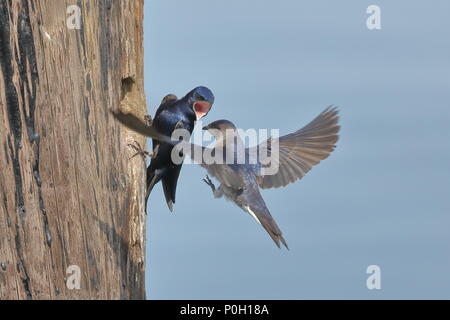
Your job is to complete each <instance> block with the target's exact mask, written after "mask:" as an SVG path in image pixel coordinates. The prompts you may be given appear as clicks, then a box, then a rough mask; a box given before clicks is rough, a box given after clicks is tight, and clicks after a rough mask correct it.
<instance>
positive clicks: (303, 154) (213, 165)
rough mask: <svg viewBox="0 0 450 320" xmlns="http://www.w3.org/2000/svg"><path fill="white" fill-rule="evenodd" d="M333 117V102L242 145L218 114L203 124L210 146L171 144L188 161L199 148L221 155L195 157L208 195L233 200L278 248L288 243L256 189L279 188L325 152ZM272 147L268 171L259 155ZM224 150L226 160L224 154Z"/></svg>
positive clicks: (333, 134)
mask: <svg viewBox="0 0 450 320" xmlns="http://www.w3.org/2000/svg"><path fill="white" fill-rule="evenodd" d="M338 122H339V115H338V110H337V108H334V107H329V108H327V109H325V110H324V111H323V112H322V113H320V114H319V115H318V116H317V117H316V118H314V119H313V120H312V121H311V122H310V123H309V124H307V125H306V126H304V127H303V128H301V129H299V130H297V131H295V132H293V133H290V134H287V135H284V136H281V137H279V138H269V139H268V140H266V141H264V142H262V143H261V144H259V145H257V146H255V147H251V148H246V147H245V144H244V142H243V141H242V139H241V138H240V136H239V133H238V131H237V129H236V126H235V125H234V124H233V123H232V122H231V121H228V120H218V121H214V122H212V123H210V124H209V125H207V126H205V127H204V128H203V130H207V131H209V132H210V133H211V134H212V135H213V136H214V138H215V140H216V144H215V146H214V147H213V148H207V147H203V146H198V145H195V144H191V143H189V142H183V143H178V145H177V146H181V148H182V149H183V150H184V151H186V153H188V154H189V155H190V156H191V158H192V159H193V160H194V161H196V159H197V158H196V157H195V155H196V154H198V153H199V152H201V154H202V155H205V154H209V155H212V156H217V155H219V158H216V159H220V158H221V160H222V161H220V162H217V161H216V162H210V161H202V162H200V163H199V164H200V165H201V166H202V167H203V168H205V169H206V170H207V172H208V175H207V176H206V179H203V181H204V182H205V183H206V184H207V185H209V186H210V188H211V189H212V192H213V195H214V197H215V198H220V197H222V196H225V198H227V199H228V200H231V201H232V202H234V203H235V204H236V205H237V206H238V207H240V208H241V209H243V210H244V211H246V212H247V213H249V214H250V216H252V217H253V218H254V219H255V220H256V221H257V222H258V223H259V224H260V225H261V226H262V227H263V228H264V229H265V230H266V232H267V233H268V234H269V235H270V237H271V238H272V240H273V241H274V242H275V244H276V245H277V246H278V247H279V248H280V247H281V246H280V244H281V243H282V244H283V245H284V246H285V247H286V248H287V249H289V247H288V244H287V242H286V240H285V239H284V237H283V233H282V231H281V229H280V228H279V227H278V225H277V223H276V222H275V220H274V218H273V217H272V215H271V214H270V211H269V209H268V208H267V205H266V203H265V202H264V199H263V198H262V196H261V193H260V189H270V188H279V187H284V186H287V185H288V184H291V183H294V182H296V181H298V180H300V179H301V178H303V177H304V176H305V174H306V173H307V172H309V171H310V170H311V168H312V167H313V166H315V165H317V164H318V163H319V162H320V161H322V160H324V159H326V158H328V156H329V155H330V154H331V152H332V151H333V150H334V149H335V147H336V142H337V141H338V138H339V136H338V133H339V130H340V126H339V125H338ZM135 131H138V132H140V133H141V134H144V135H147V136H151V137H153V138H154V139H162V140H164V141H166V143H168V144H172V145H174V144H175V143H176V142H174V141H171V140H170V138H168V137H162V135H161V134H159V133H155V132H151V131H150V130H145V131H142V130H141V131H139V128H138V127H137V126H136V127H135ZM276 150H278V152H277V154H278V157H274V158H273V159H275V160H272V161H274V162H275V164H276V166H277V170H276V171H275V172H270V170H267V169H268V168H270V167H271V166H272V165H273V163H271V162H267V161H263V159H262V157H261V155H267V156H273V155H274V153H275V152H276ZM230 155H231V157H232V159H231V160H232V161H229V159H228V158H227V157H229V156H230ZM240 155H244V157H240ZM238 160H240V161H238ZM242 160H243V161H242ZM209 175H211V176H213V177H214V178H216V179H217V180H218V181H219V182H220V185H219V187H216V186H215V185H214V183H213V182H212V181H211V179H210V178H209Z"/></svg>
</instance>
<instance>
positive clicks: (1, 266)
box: [0, 0, 146, 299]
mask: <svg viewBox="0 0 450 320" xmlns="http://www.w3.org/2000/svg"><path fill="white" fill-rule="evenodd" d="M73 4H75V5H78V6H79V7H80V8H81V12H82V23H81V29H80V30H76V29H69V28H68V27H67V25H66V19H67V17H68V15H67V12H66V11H67V7H68V6H69V5H73ZM142 45H143V0H121V1H111V0H85V1H70V0H68V1H62V0H4V1H3V0H2V1H0V65H1V68H0V299H79V298H81V299H143V298H145V290H144V262H145V261H144V254H145V222H146V216H145V213H144V211H145V210H144V185H145V183H144V175H145V163H144V161H143V160H142V158H141V157H134V158H133V159H131V156H132V154H133V150H132V149H131V148H129V147H128V146H127V144H128V143H132V142H133V141H134V140H137V141H138V142H139V143H140V144H141V145H143V146H145V139H144V138H143V137H141V136H137V135H135V134H134V133H132V132H131V131H129V130H127V129H125V128H124V127H121V126H120V125H118V124H117V123H116V122H115V121H114V119H113V118H112V117H111V115H110V113H109V110H110V109H113V108H117V107H119V106H122V107H126V108H131V109H133V112H137V114H141V115H142V116H143V115H144V113H145V112H146V104H145V96H144V93H143V47H142ZM71 265H76V266H79V268H80V270H81V288H80V289H79V290H77V289H72V290H70V289H68V288H67V286H66V278H67V277H68V276H70V274H67V273H66V271H67V268H68V267H69V266H71Z"/></svg>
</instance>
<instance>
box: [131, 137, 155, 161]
mask: <svg viewBox="0 0 450 320" xmlns="http://www.w3.org/2000/svg"><path fill="white" fill-rule="evenodd" d="M128 146H129V147H131V148H133V149H134V150H135V151H136V153H135V154H134V155H133V156H132V157H131V159H133V158H134V157H136V156H137V155H140V156H141V157H142V158H143V159H144V160H145V157H150V158H153V157H154V152H148V151H146V150H144V149H143V148H142V147H141V144H140V143H139V142H137V141H134V144H128Z"/></svg>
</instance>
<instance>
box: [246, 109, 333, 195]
mask: <svg viewBox="0 0 450 320" xmlns="http://www.w3.org/2000/svg"><path fill="white" fill-rule="evenodd" d="M338 120H339V116H338V110H337V108H335V107H328V108H327V109H325V110H324V111H323V112H322V113H321V114H319V115H318V116H317V117H316V118H315V119H314V120H312V121H311V122H310V123H309V124H307V125H306V126H305V127H303V128H302V129H300V130H298V131H296V132H294V133H291V134H288V135H285V136H282V137H280V138H278V139H269V140H266V141H265V142H263V143H262V144H260V145H258V146H256V147H254V148H251V149H249V152H250V153H253V154H256V153H257V154H258V155H261V154H263V155H267V156H268V157H269V158H273V159H274V160H273V161H274V162H272V163H271V164H270V163H267V164H264V165H262V166H261V170H260V172H259V173H258V184H259V186H260V187H261V188H263V189H269V188H279V187H284V186H286V185H288V184H290V183H293V182H295V181H297V180H299V179H301V178H303V176H304V175H305V174H306V173H307V172H308V171H309V170H311V168H312V167H313V166H314V165H316V164H318V163H319V162H320V161H321V160H323V159H325V158H327V157H328V156H329V155H330V153H331V152H332V151H333V150H334V148H335V143H336V142H337V140H338V137H339V136H338V132H339V129H340V126H339V125H338ZM274 146H278V149H279V157H278V160H276V158H277V157H271V156H272V153H273V151H274V150H276V148H275V147H274ZM255 148H256V150H255ZM270 165H272V166H274V165H275V166H278V171H277V173H275V174H272V175H269V174H264V169H267V168H268V167H269V166H270Z"/></svg>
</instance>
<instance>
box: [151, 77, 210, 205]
mask: <svg viewBox="0 0 450 320" xmlns="http://www.w3.org/2000/svg"><path fill="white" fill-rule="evenodd" d="M213 103H214V95H213V93H212V92H211V90H209V89H208V88H206V87H201V86H200V87H197V88H195V89H193V90H192V91H190V92H189V93H188V94H186V96H184V97H183V98H181V99H177V98H176V96H175V95H167V96H166V97H165V98H164V99H163V101H162V103H161V105H160V106H159V108H158V110H157V111H156V114H155V117H154V119H153V122H152V126H153V127H154V129H156V130H157V131H158V132H160V133H162V134H164V135H166V136H171V135H172V132H173V131H174V130H175V129H185V130H187V131H189V133H192V131H193V129H194V125H195V122H196V121H197V120H199V119H201V118H203V117H204V116H206V115H207V113H208V112H209V110H210V109H211V107H212V105H213ZM173 148H174V146H173V145H172V144H168V143H165V142H160V141H158V140H155V139H154V140H153V152H154V155H153V157H152V160H151V163H150V166H149V167H148V168H147V193H146V202H147V200H148V197H149V195H150V193H151V191H152V189H153V187H154V186H155V184H157V183H158V182H159V181H161V182H162V186H163V190H164V195H165V197H166V202H167V205H168V207H169V209H170V211H172V210H173V204H174V203H175V196H176V188H177V181H178V177H179V175H180V171H181V166H182V165H181V164H174V163H173V162H172V159H171V153H172V149H173Z"/></svg>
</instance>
